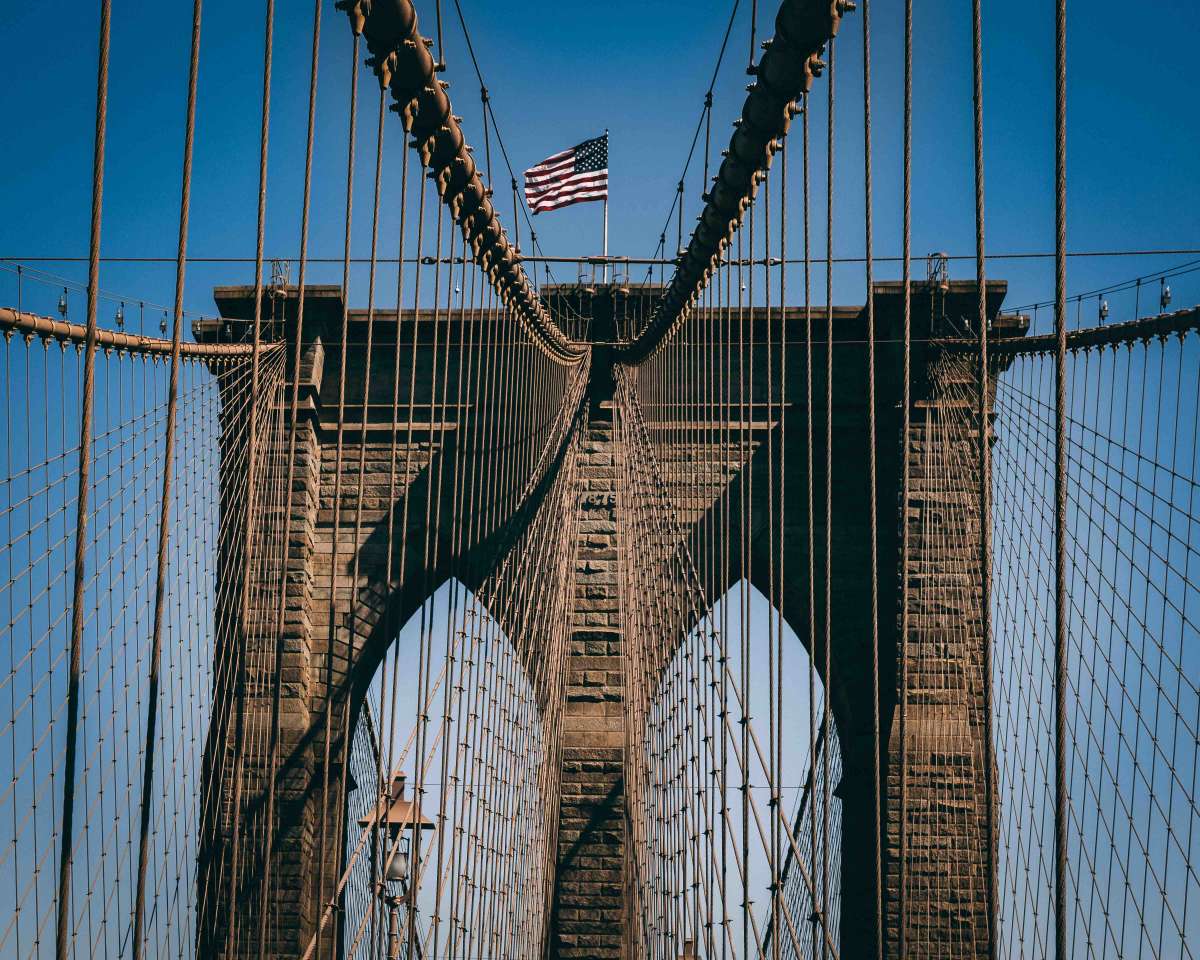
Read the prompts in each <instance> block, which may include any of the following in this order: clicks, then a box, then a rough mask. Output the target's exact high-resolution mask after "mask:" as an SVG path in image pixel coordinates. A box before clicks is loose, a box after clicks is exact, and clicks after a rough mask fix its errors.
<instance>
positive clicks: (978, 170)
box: [971, 0, 996, 957]
mask: <svg viewBox="0 0 1200 960" xmlns="http://www.w3.org/2000/svg"><path fill="white" fill-rule="evenodd" d="M973 7H974V10H973V14H974V17H973V26H972V31H971V33H972V47H973V58H972V59H973V63H974V67H973V74H974V114H975V117H974V119H975V277H976V283H977V284H978V287H979V290H978V304H979V316H978V320H977V322H978V323H979V615H980V628H981V630H982V633H983V635H982V637H981V638H980V639H981V640H982V641H983V678H982V683H983V704H984V709H983V720H984V727H983V744H984V749H983V763H984V770H983V782H984V803H986V804H987V810H986V811H985V813H984V837H985V842H986V847H985V854H984V869H985V870H986V871H987V876H986V877H985V878H984V882H985V883H986V884H987V938H988V956H989V957H995V956H996V824H995V816H996V813H995V811H996V783H995V773H994V766H995V745H994V743H993V741H992V488H991V477H992V468H991V446H990V443H991V437H990V434H991V425H990V419H989V417H988V399H989V397H988V395H989V393H990V390H991V386H990V383H989V377H990V374H991V371H990V370H989V369H988V317H987V272H986V271H987V260H986V257H985V247H984V192H983V14H982V11H981V7H982V3H981V0H973Z"/></svg>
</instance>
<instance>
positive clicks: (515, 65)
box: [0, 0, 1200, 323]
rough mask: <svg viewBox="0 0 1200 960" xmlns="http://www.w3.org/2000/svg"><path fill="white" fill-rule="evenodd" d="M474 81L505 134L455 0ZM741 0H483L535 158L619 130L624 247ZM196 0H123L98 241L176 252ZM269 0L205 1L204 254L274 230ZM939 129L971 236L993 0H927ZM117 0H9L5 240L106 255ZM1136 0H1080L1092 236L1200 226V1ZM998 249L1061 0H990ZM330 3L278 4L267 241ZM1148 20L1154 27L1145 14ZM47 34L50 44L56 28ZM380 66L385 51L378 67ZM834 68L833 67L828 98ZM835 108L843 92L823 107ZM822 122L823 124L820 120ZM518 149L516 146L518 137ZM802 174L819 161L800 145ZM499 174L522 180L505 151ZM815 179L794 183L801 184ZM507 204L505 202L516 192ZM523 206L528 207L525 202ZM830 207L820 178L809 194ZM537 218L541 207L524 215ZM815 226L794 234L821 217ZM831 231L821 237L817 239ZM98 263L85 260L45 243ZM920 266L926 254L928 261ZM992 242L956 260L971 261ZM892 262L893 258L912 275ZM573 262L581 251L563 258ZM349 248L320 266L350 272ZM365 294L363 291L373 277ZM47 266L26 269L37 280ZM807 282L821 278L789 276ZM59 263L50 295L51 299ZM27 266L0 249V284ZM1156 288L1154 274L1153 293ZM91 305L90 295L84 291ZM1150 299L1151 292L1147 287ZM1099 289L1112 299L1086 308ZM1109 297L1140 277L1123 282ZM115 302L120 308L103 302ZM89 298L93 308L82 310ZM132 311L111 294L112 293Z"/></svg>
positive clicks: (110, 285)
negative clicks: (978, 82) (1149, 3)
mask: <svg viewBox="0 0 1200 960" xmlns="http://www.w3.org/2000/svg"><path fill="white" fill-rule="evenodd" d="M445 6H446V8H447V9H446V28H445V33H446V43H447V54H446V56H447V60H448V62H449V71H448V74H447V78H448V79H449V80H450V81H451V83H452V87H451V94H452V97H453V99H454V103H455V108H456V111H457V112H458V113H459V114H461V115H462V116H463V117H464V118H465V125H466V127H467V130H468V134H469V136H470V138H471V140H472V142H473V143H475V144H476V145H477V146H479V147H480V149H481V152H482V140H483V138H482V130H481V126H480V122H479V121H480V117H479V99H478V84H477V81H476V80H475V77H474V74H473V71H472V70H471V66H470V62H469V59H468V57H467V55H466V50H465V44H464V42H463V38H462V33H461V30H460V28H459V26H458V22H457V19H456V17H455V15H454V8H453V5H452V4H450V3H446V4H445ZM730 6H731V4H729V3H719V4H717V3H713V4H707V5H706V4H699V5H698V4H690V3H683V2H681V0H666V2H660V3H656V4H646V3H630V2H627V0H616V2H613V3H609V4H605V5H603V13H602V14H599V13H598V12H597V7H596V5H594V4H584V3H574V2H562V0H559V2H545V0H527V2H525V3H523V4H483V3H479V2H477V0H463V9H464V11H465V14H466V17H467V20H468V25H469V27H470V29H471V32H472V35H473V39H474V41H475V45H476V50H477V52H478V54H479V58H480V62H481V65H482V68H483V71H484V74H485V79H486V81H487V84H488V86H489V88H490V90H491V94H492V97H493V101H494V107H495V111H496V114H497V116H498V118H499V121H500V125H501V127H500V130H501V134H502V136H503V138H504V141H505V143H506V145H507V147H508V150H509V153H510V155H511V157H512V161H513V165H514V167H515V168H516V169H517V171H518V173H519V171H520V170H522V169H524V168H525V167H526V166H529V165H532V164H533V163H535V162H537V161H538V160H540V159H541V158H543V157H544V156H546V155H548V154H549V153H551V152H554V151H556V150H558V149H561V148H563V147H565V146H569V145H571V144H573V143H576V142H578V141H580V140H582V139H584V138H586V137H589V136H593V135H595V134H597V133H599V132H600V131H602V130H603V129H604V128H605V127H607V128H609V129H610V130H611V192H612V201H611V207H610V217H611V243H610V247H611V251H612V252H613V253H618V254H630V255H635V256H636V255H648V254H650V253H652V252H653V248H654V247H655V245H656V243H657V238H658V234H659V231H660V229H661V228H662V226H663V220H664V218H665V216H666V211H667V209H668V207H669V206H670V202H671V198H672V191H673V189H674V186H675V183H676V181H677V180H678V177H679V173H680V170H681V168H682V164H683V158H684V156H685V154H686V150H687V146H688V142H689V141H690V138H691V133H692V130H693V129H694V126H695V123H696V120H697V118H698V115H699V112H700V107H701V104H702V99H703V93H704V90H705V88H706V86H707V83H708V78H709V76H710V74H711V71H712V68H713V64H714V62H715V57H716V52H717V49H718V48H719V46H720V40H721V35H722V33H723V31H724V27H725V22H726V20H727V18H728V14H729V10H730ZM190 7H191V5H190V4H189V3H185V2H182V0H180V2H176V3H171V4H161V3H151V2H150V0H119V2H117V3H115V4H114V19H113V41H112V42H113V47H112V76H111V91H110V114H109V118H110V122H109V149H108V157H107V166H108V176H107V184H106V192H105V209H104V239H103V250H104V253H105V254H108V255H123V256H139V255H149V256H171V255H173V252H174V246H175V232H176V223H177V208H178V190H179V161H180V155H181V150H182V117H183V106H184V95H185V84H186V79H187V50H188V42H189V28H190ZM261 7H262V4H260V3H246V2H244V0H242V2H233V0H209V2H208V3H206V4H205V11H204V14H205V24H204V35H203V63H202V73H201V95H200V104H199V128H198V141H197V152H196V172H195V181H194V182H195V187H194V195H193V213H192V232H191V252H192V253H193V254H194V255H197V256H250V255H252V254H253V249H254V216H255V194H256V188H257V137H258V126H259V113H258V111H259V98H260V71H261V44H262V9H261ZM749 7H750V4H749V3H748V2H743V3H742V4H741V9H740V10H739V12H738V23H737V25H736V26H735V29H734V35H733V39H732V41H731V45H730V51H729V54H728V56H727V59H726V63H725V66H724V68H723V71H722V75H721V76H720V78H719V79H718V82H717V89H716V105H715V108H714V125H713V126H714V153H715V152H716V150H717V149H719V148H720V147H721V146H723V145H724V141H725V140H726V139H727V136H728V132H729V122H730V121H731V120H732V118H733V117H734V116H735V115H736V113H737V110H738V108H739V105H740V102H741V99H742V97H743V95H744V94H743V87H744V85H745V83H746V81H747V78H746V76H745V75H744V73H743V69H744V63H745V58H746V47H747V29H748V20H749ZM759 7H760V26H759V37H760V38H762V37H766V36H770V34H771V33H772V31H773V16H774V11H775V7H776V4H775V3H773V2H765V3H762V4H760V5H759ZM873 7H874V10H873V24H872V28H873V37H874V54H873V68H874V119H875V134H876V139H875V171H876V190H875V199H876V205H875V213H876V224H877V229H876V252H877V253H878V254H879V255H888V254H895V253H898V252H899V239H900V227H899V203H898V200H899V170H900V167H899V134H900V123H899V121H900V118H899V112H898V111H899V102H900V101H899V98H900V77H901V74H900V67H901V61H900V53H901V47H900V43H901V34H900V30H901V20H900V16H901V11H902V5H901V4H900V3H899V2H895V3H882V2H879V0H876V2H875V4H873ZM418 8H419V11H420V14H421V22H422V29H423V31H424V32H425V33H426V34H427V35H430V34H432V33H433V32H434V16H433V3H431V2H425V0H422V2H421V3H419V4H418ZM916 8H917V12H916V17H917V43H916V104H917V106H916V118H915V130H916V134H915V136H916V154H915V195H914V214H915V218H916V222H915V231H914V244H913V246H914V252H915V253H916V254H918V255H923V254H924V253H926V252H929V251H931V250H934V249H946V250H950V251H953V252H956V253H970V252H971V251H972V244H973V219H972V204H971V196H972V195H971V190H972V179H971V178H972V170H971V165H970V156H971V107H970V59H969V57H970V17H969V5H968V4H966V3H965V2H958V3H950V2H946V0H929V2H920V3H917V4H916ZM98 9H99V3H98V2H91V0H89V2H80V0H70V2H68V3H66V4H64V5H60V6H58V7H56V10H55V13H54V15H53V16H54V19H53V23H50V22H48V18H47V11H46V10H45V9H44V8H42V7H40V6H38V5H29V4H16V3H10V4H5V5H3V6H2V7H0V43H3V49H2V50H0V53H2V55H3V60H4V63H5V68H6V69H5V79H4V84H3V85H2V88H0V105H2V106H0V115H2V116H3V117H4V125H3V133H2V134H0V137H2V139H3V142H4V143H5V144H6V145H7V149H5V150H2V151H0V182H2V183H3V184H4V185H5V189H4V191H3V193H2V194H0V197H2V200H0V209H2V211H3V215H2V216H0V256H3V257H33V256H83V255H86V253H87V226H88V213H89V202H90V180H91V152H92V129H93V110H94V92H95V58H96V33H97V24H98ZM1132 12H1133V11H1132V8H1131V7H1130V6H1129V5H1128V4H1127V3H1119V2H1117V0H1095V2H1091V3H1088V4H1082V3H1077V2H1076V3H1073V4H1072V5H1071V11H1070V31H1071V33H1070V49H1069V57H1070V105H1069V123H1070V130H1069V140H1070V147H1069V150H1070V156H1069V164H1070V167H1069V185H1070V194H1071V200H1070V230H1069V244H1070V246H1071V248H1072V249H1076V250H1097V249H1124V248H1161V247H1196V246H1200V203H1198V200H1200V188H1198V187H1197V176H1196V174H1197V159H1196V158H1197V155H1198V154H1200V129H1198V127H1197V124H1196V123H1195V117H1196V109H1195V101H1194V96H1195V77H1194V65H1193V57H1194V55H1195V50H1194V44H1195V37H1196V36H1197V35H1200V6H1197V5H1196V4H1195V3H1192V2H1189V0H1165V2H1163V3H1160V4H1157V5H1155V6H1154V8H1153V12H1152V15H1151V16H1147V17H1137V18H1135V17H1133V16H1131V14H1132ZM984 18H985V40H986V54H985V56H986V90H985V101H986V137H987V151H988V159H987V189H988V197H987V199H988V247H989V250H990V251H995V252H1000V251H1017V250H1030V249H1040V250H1050V249H1052V246H1053V200H1052V193H1051V186H1052V158H1053V155H1052V139H1053V99H1052V92H1053V74H1052V67H1053V59H1052V47H1053V11H1052V9H1051V8H1050V6H1049V5H1048V4H1046V3H1045V2H1033V0H1015V2H1005V3H999V2H996V0H985V3H984ZM861 19H862V18H861V16H860V15H851V16H849V17H848V18H847V20H846V22H845V24H844V27H843V31H842V41H841V47H840V55H839V70H838V73H839V85H838V91H839V98H838V103H839V125H838V142H837V153H836V155H837V158H838V164H837V168H838V171H839V173H838V177H839V185H838V190H837V197H836V208H837V212H838V226H837V228H836V231H835V233H836V236H835V241H834V250H835V253H836V254H837V255H839V256H852V255H855V254H859V253H861V251H862V247H863V240H862V222H861V211H862V205H863V201H862V162H861V147H862V132H861V124H862V109H861V102H862V98H861V86H862V84H861ZM310 31H311V4H309V3H281V4H279V10H278V14H277V29H276V57H275V80H274V92H273V122H272V129H271V164H270V181H269V198H270V210H269V219H268V224H267V249H268V256H270V255H276V256H294V255H295V254H296V252H297V249H298V211H299V199H300V184H301V172H302V158H303V133H304V120H305V110H306V99H307V71H308V61H309V56H308V51H309V46H310V38H311V32H310ZM1134 36H1136V38H1137V39H1136V40H1135V41H1134V42H1131V38H1132V37H1134ZM48 41H49V42H48ZM349 48H350V35H349V30H348V27H347V25H346V21H345V18H344V16H343V15H341V14H340V13H336V12H335V11H334V10H333V3H332V0H330V2H329V3H327V4H326V6H325V9H324V24H323V42H322V53H321V96H320V102H319V108H318V109H319V115H318V116H319V119H318V123H319V131H318V142H317V152H316V165H317V166H316V188H315V195H314V208H313V234H312V238H313V247H312V252H313V254H314V255H315V256H331V257H338V256H340V254H341V243H342V238H341V223H342V215H343V213H342V211H343V193H344V163H345V159H344V157H345V114H346V90H347V80H348V76H347V74H348V69H349V67H348V56H349ZM364 79H365V74H364ZM362 89H363V92H364V100H363V103H364V109H363V111H362V122H361V123H360V131H361V136H360V142H359V154H360V158H361V160H362V162H361V163H360V165H359V173H358V184H359V191H358V193H357V197H356V208H357V216H356V228H357V229H356V232H355V238H356V240H355V254H356V255H366V253H367V251H368V246H367V244H368V238H369V234H368V229H369V208H370V194H369V191H370V158H371V154H372V153H373V151H372V144H371V140H372V137H373V105H372V103H371V100H372V98H373V96H374V90H373V87H372V86H371V85H370V84H369V83H364V84H363V86H362ZM824 91H825V86H824V81H819V82H818V86H817V93H818V98H817V99H818V100H823V97H824ZM389 119H390V120H391V121H392V122H390V123H389V125H388V126H389V139H388V142H387V146H388V150H389V153H388V156H389V157H390V159H391V161H392V162H391V163H390V164H389V170H390V172H392V173H393V176H392V178H391V179H390V181H387V182H385V199H384V207H385V211H387V213H388V217H389V219H385V221H384V234H383V235H384V236H385V237H390V236H394V235H395V231H394V229H391V230H389V227H390V226H391V225H393V224H394V220H395V213H396V206H397V192H398V183H397V179H398V177H397V176H395V175H394V174H395V173H396V172H397V171H398V163H399V152H398V151H399V149H400V142H401V141H400V137H399V135H398V123H397V122H395V118H394V117H391V118H389ZM813 122H814V124H815V125H816V126H817V128H818V129H821V128H823V123H824V118H823V112H822V111H821V110H819V109H814V111H813ZM820 139H821V138H820V137H817V138H816V140H817V144H818V145H819V142H820ZM496 163H497V166H499V161H498V160H497V161H496ZM813 164H814V167H815V168H816V169H815V170H814V178H813V189H814V193H815V194H816V195H817V197H820V196H822V195H823V191H824V187H823V179H822V176H821V175H819V172H820V171H821V170H823V168H824V158H823V155H822V151H821V150H820V149H816V148H814V152H813ZM700 166H701V164H700V162H699V160H697V163H696V164H695V165H694V166H693V171H692V173H691V174H690V175H689V179H688V188H687V197H688V210H687V216H686V217H685V229H686V228H687V226H688V225H689V224H690V222H691V219H692V218H693V217H694V215H695V213H696V211H697V210H698V199H697V198H698V194H699V189H700V184H699V169H700ZM793 169H794V170H796V171H797V173H798V164H797V165H796V166H795V167H793ZM503 176H504V179H501V180H500V182H499V183H498V188H501V190H499V191H498V192H502V188H504V187H505V184H506V180H507V174H504V175H503ZM793 194H794V196H795V197H796V198H797V200H798V197H799V191H798V190H795V191H793ZM505 206H506V204H501V209H504V207H505ZM505 219H506V220H509V219H511V215H509V216H507V217H506V218H505ZM814 219H815V222H817V223H820V222H821V220H822V219H823V212H822V210H821V209H820V204H819V203H818V204H817V206H816V207H815V208H814ZM536 222H537V226H538V231H539V235H540V238H541V240H542V245H543V247H544V248H545V250H546V251H547V252H550V253H555V254H570V255H575V254H588V253H594V252H597V250H598V248H599V245H600V205H599V204H586V205H581V206H577V207H574V208H570V209H567V210H564V211H561V212H556V213H552V214H548V215H542V216H540V217H538V218H537V221H536ZM522 232H524V231H522ZM792 237H793V239H792V249H793V250H794V251H796V252H799V240H800V238H799V232H798V231H795V230H794V231H793V234H792ZM823 246H824V240H823V237H818V238H816V239H815V240H814V251H815V252H817V253H820V252H821V251H822V249H823ZM1191 259H1196V257H1195V256H1192V257H1187V256H1173V257H1163V258H1141V259H1137V260H1123V261H1113V260H1089V261H1080V260H1075V261H1072V263H1071V269H1070V272H1069V287H1070V290H1071V292H1072V293H1075V292H1078V291H1083V290H1088V289H1091V288H1094V287H1098V286H1101V285H1103V284H1105V283H1109V282H1114V281H1120V280H1124V279H1127V278H1132V277H1134V276H1136V275H1138V274H1139V273H1148V272H1151V271H1153V270H1157V269H1160V268H1164V267H1167V266H1170V265H1172V264H1175V263H1180V262H1184V261H1187V260H1191ZM42 267H43V269H46V270H48V271H51V272H53V273H56V274H62V275H65V276H68V277H70V278H72V279H75V280H82V279H84V277H85V268H84V266H83V265H81V264H75V265H72V264H43V265H42ZM923 269H924V268H923V265H918V267H917V270H918V272H919V271H921V270H923ZM972 272H973V271H972V267H971V265H970V264H969V263H967V262H963V263H956V264H954V265H953V266H952V275H953V276H959V277H963V276H968V275H970V274H971V273H972ZM990 272H991V274H992V275H993V276H996V277H1008V278H1009V279H1011V280H1012V281H1013V287H1014V289H1013V290H1012V292H1011V294H1010V297H1009V304H1010V305H1015V304H1018V303H1024V302H1028V301H1031V300H1040V299H1044V298H1047V297H1049V296H1050V295H1051V294H1052V282H1051V281H1052V266H1051V264H1050V263H1048V262H1042V263H1039V264H1029V263H1012V262H1003V263H996V264H994V265H993V266H992V268H991V271H990ZM897 273H898V267H897V266H896V265H891V264H885V265H882V266H881V267H880V269H879V271H878V274H879V276H880V277H881V278H885V279H886V278H890V277H894V276H896V275H897ZM568 274H569V271H567V270H565V269H561V270H560V276H562V277H564V278H565V276H567V275H568ZM339 275H340V271H339V268H338V267H336V266H331V267H327V268H323V269H318V270H314V273H313V275H312V276H313V279H314V280H323V281H327V282H330V281H335V280H336V279H337V278H338V276H339ZM1198 276H1200V274H1194V275H1191V276H1187V277H1181V278H1179V279H1178V280H1177V281H1176V282H1175V290H1176V298H1175V305H1176V306H1178V305H1182V304H1183V303H1185V302H1186V303H1192V302H1196V301H1197V300H1200V280H1197V279H1196V277H1198ZM250 278H251V270H250V267H249V266H247V265H224V266H201V265H197V266H194V267H192V269H191V270H190V272H189V282H188V290H187V297H186V304H187V307H188V309H189V310H195V311H207V312H211V310H212V300H211V295H210V290H211V287H212V285H214V284H216V283H225V282H242V281H249V280H250ZM861 283H862V274H861V269H860V268H855V267H849V266H847V267H842V268H839V270H838V274H837V278H836V285H835V297H836V298H837V299H838V300H840V301H846V302H861V299H862V290H861ZM102 286H103V287H104V288H105V289H106V290H110V291H113V292H115V293H117V294H119V295H121V296H124V297H127V298H129V299H131V300H137V299H146V300H150V301H155V302H162V303H168V302H170V298H171V289H172V268H171V267H170V266H169V265H166V266H154V267H147V266H118V265H113V266H107V267H106V268H105V270H104V272H103V275H102ZM355 286H356V292H354V293H352V296H351V299H352V301H354V302H356V303H357V302H359V301H362V300H365V285H364V284H363V283H362V282H361V281H360V280H359V279H357V276H356V281H355ZM31 289H33V288H30V287H27V296H30V295H31V294H30V293H29V291H30V290H31ZM792 289H793V290H797V291H798V290H799V286H798V285H793V286H792ZM57 294H58V289H57V287H55V288H52V289H50V288H48V289H47V290H46V291H44V292H42V293H41V294H40V297H41V299H40V300H38V301H36V303H30V301H29V300H27V301H26V306H27V307H32V308H35V309H43V310H46V311H49V310H52V309H53V302H54V301H56V300H57ZM14 296H15V283H14V281H13V278H12V276H11V274H9V273H7V272H0V300H3V301H5V302H9V301H11V300H12V299H13V298H14ZM1151 299H1156V293H1155V294H1154V295H1152V296H1151ZM77 302H78V303H79V304H80V305H81V304H82V298H79V299H78V301H77ZM1142 303H1143V306H1145V303H1146V297H1143V300H1142ZM1087 309H1089V310H1093V311H1094V307H1089V308H1087ZM1113 309H1114V317H1113V319H1117V318H1118V314H1119V313H1121V311H1122V310H1126V311H1128V310H1131V309H1132V299H1131V298H1130V299H1129V303H1128V305H1127V306H1126V305H1125V300H1124V299H1122V298H1120V297H1114V298H1113ZM108 312H109V313H111V309H109V310H108ZM79 315H81V312H80V314H79ZM102 320H104V321H106V322H109V323H111V317H106V316H103V315H102Z"/></svg>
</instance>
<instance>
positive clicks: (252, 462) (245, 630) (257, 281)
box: [226, 0, 282, 954]
mask: <svg viewBox="0 0 1200 960" xmlns="http://www.w3.org/2000/svg"><path fill="white" fill-rule="evenodd" d="M264 35H265V36H264V40H263V112H262V128H260V136H259V154H258V161H259V168H258V176H259V180H258V235H257V241H256V250H257V254H256V260H254V334H253V336H254V354H253V356H252V358H251V403H250V418H248V426H247V431H248V432H247V440H246V530H245V539H244V542H242V557H241V560H242V581H241V624H240V629H239V635H240V643H241V654H240V656H239V658H238V662H236V664H235V670H236V671H238V678H236V679H235V680H234V689H235V690H236V691H238V694H236V696H238V704H236V709H238V718H239V720H238V733H236V739H235V743H234V750H235V756H236V760H235V762H234V785H233V790H234V803H233V850H232V853H230V860H229V862H230V870H229V889H228V890H227V892H226V896H227V902H228V907H229V910H228V922H227V924H226V953H227V954H228V953H232V950H233V944H234V918H235V916H236V906H238V868H239V859H240V856H241V829H242V826H244V824H242V822H241V820H242V817H241V793H242V782H241V781H242V764H244V763H245V750H246V744H245V743H244V740H245V737H244V736H242V725H244V722H245V720H244V718H245V710H246V703H245V697H246V685H245V676H246V667H247V662H246V658H247V650H248V646H250V590H251V587H250V584H251V580H252V563H253V558H252V553H253V538H254V473H256V468H257V460H258V449H257V448H258V378H259V371H258V346H259V337H260V334H262V316H263V234H264V222H265V215H266V149H268V131H269V130H270V109H271V50H272V48H274V40H275V0H266V25H265V28H264ZM281 583H282V581H281ZM266 832H268V835H270V824H268V827H266Z"/></svg>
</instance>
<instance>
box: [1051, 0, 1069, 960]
mask: <svg viewBox="0 0 1200 960" xmlns="http://www.w3.org/2000/svg"><path fill="white" fill-rule="evenodd" d="M1054 40H1055V43H1054V47H1055V54H1054V60H1055V64H1054V66H1055V71H1054V72H1055V78H1054V79H1055V96H1054V234H1055V237H1054V332H1055V336H1056V339H1057V351H1056V352H1055V358H1054V372H1055V378H1054V453H1055V456H1054V949H1055V955H1056V956H1057V957H1058V960H1066V956H1067V0H1057V2H1056V15H1055V24H1054Z"/></svg>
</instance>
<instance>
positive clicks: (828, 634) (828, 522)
mask: <svg viewBox="0 0 1200 960" xmlns="http://www.w3.org/2000/svg"><path fill="white" fill-rule="evenodd" d="M835 65H836V60H835V47H834V42H833V41H832V40H830V41H829V100H828V116H827V117H826V121H827V126H826V141H825V150H826V154H825V162H826V170H825V175H826V183H825V187H826V195H825V336H826V341H825V650H824V654H825V695H824V697H823V698H822V699H823V701H824V710H823V715H822V718H821V729H822V731H823V732H824V735H825V737H826V739H828V737H829V733H830V727H831V725H832V724H831V720H832V717H831V716H830V711H831V705H830V697H831V694H832V691H833V676H832V666H833V659H832V654H831V647H832V644H833V611H832V606H833V584H832V572H833V571H832V566H833V562H832V561H833V118H834V86H833V82H834V67H835ZM821 776H822V787H823V790H822V792H823V797H822V810H821V831H822V832H821V924H822V926H823V927H824V928H825V931H826V933H828V930H829V794H830V790H829V751H828V750H825V751H823V752H822V754H821ZM827 941H828V937H826V938H825V940H824V941H823V942H822V944H821V951H822V955H823V956H828V955H829V947H828V946H827Z"/></svg>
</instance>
